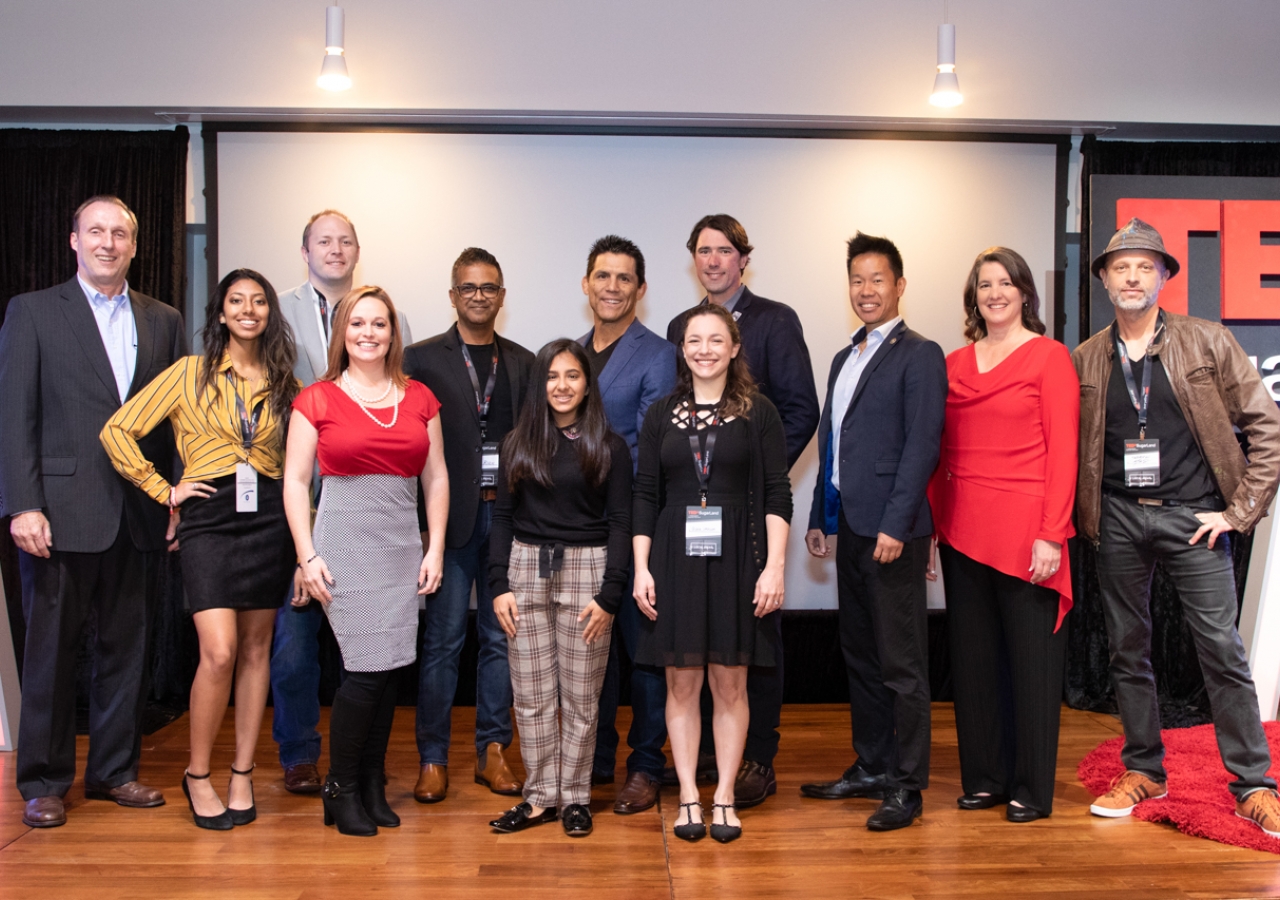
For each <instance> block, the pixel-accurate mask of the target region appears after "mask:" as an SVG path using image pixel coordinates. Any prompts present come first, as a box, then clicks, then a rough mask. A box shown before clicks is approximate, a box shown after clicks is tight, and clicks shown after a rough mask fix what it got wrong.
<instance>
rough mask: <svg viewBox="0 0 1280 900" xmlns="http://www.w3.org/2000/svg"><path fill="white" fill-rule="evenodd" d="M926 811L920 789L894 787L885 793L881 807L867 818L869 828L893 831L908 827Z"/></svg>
mask: <svg viewBox="0 0 1280 900" xmlns="http://www.w3.org/2000/svg"><path fill="white" fill-rule="evenodd" d="M923 811H924V802H923V801H922V800H921V799H920V792H919V791H909V790H907V789H906V788H894V789H893V790H891V791H888V792H887V793H885V795H884V802H882V803H881V804H880V808H879V809H877V810H876V811H875V812H873V813H872V814H871V816H870V818H868V819H867V828H868V829H870V830H871V831H893V830H894V829H896V828H906V827H907V826H908V825H910V824H911V823H912V822H914V821H915V820H916V819H918V818H920V814H921V813H922V812H923Z"/></svg>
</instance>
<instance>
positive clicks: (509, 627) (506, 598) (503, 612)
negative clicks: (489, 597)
mask: <svg viewBox="0 0 1280 900" xmlns="http://www.w3.org/2000/svg"><path fill="white" fill-rule="evenodd" d="M493 614H494V615H495V616H497V617H498V624H499V625H501V626H502V630H503V631H505V632H506V633H507V637H509V638H513V637H515V636H516V624H517V623H518V622H519V621H520V610H519V608H518V607H517V606H516V595H515V594H513V593H511V592H510V591H507V592H506V593H505V594H499V595H498V596H496V597H494V598H493Z"/></svg>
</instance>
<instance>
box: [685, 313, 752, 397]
mask: <svg viewBox="0 0 1280 900" xmlns="http://www.w3.org/2000/svg"><path fill="white" fill-rule="evenodd" d="M700 316H715V317H716V318H717V319H719V320H720V321H721V322H723V323H724V326H725V328H726V329H727V330H728V332H729V342H730V343H731V344H733V345H734V346H736V347H737V348H738V355H737V356H735V357H733V358H732V359H731V360H729V372H728V375H727V377H726V379H725V383H724V395H723V396H722V397H721V398H720V415H722V416H724V417H726V418H728V417H729V416H737V417H739V418H743V419H745V418H748V417H749V416H750V414H751V404H752V402H753V401H754V399H755V395H756V393H757V392H758V390H759V389H758V388H757V387H756V380H755V379H754V378H752V377H751V367H750V366H749V365H748V364H747V350H746V348H745V347H743V346H742V332H741V331H739V330H738V323H737V322H735V321H734V319H733V313H731V312H729V311H728V310H727V309H725V308H724V307H723V306H717V305H716V304H714V303H704V304H702V305H701V306H695V307H694V308H693V309H691V310H689V311H688V312H686V313H685V314H684V322H683V323H682V329H681V332H680V350H679V352H678V353H676V387H675V390H674V391H672V394H673V395H674V396H676V397H678V398H679V399H681V400H686V401H688V402H689V403H693V372H692V371H691V370H690V369H689V364H688V363H686V362H685V361H684V336H685V334H686V333H687V332H688V330H689V323H690V322H692V321H693V320H694V319H696V318H699V317H700Z"/></svg>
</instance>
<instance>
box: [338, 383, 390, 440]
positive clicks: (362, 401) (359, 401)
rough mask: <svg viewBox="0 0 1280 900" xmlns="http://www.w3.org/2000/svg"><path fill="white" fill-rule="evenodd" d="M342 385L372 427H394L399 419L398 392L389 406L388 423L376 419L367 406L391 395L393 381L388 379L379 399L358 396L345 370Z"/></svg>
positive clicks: (358, 393)
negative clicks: (371, 423) (368, 419)
mask: <svg viewBox="0 0 1280 900" xmlns="http://www.w3.org/2000/svg"><path fill="white" fill-rule="evenodd" d="M342 384H343V386H344V387H345V388H346V389H347V393H349V394H350V395H351V399H353V400H355V401H356V405H357V406H359V407H360V409H361V410H363V411H364V414H365V415H366V416H368V417H369V418H370V419H371V420H372V421H373V424H374V425H377V426H378V427H379V428H394V427H395V424H396V420H397V419H399V418H400V392H399V391H396V397H395V401H394V402H393V403H392V404H391V421H390V422H382V421H380V420H379V419H378V417H377V416H375V415H374V414H373V412H372V410H370V409H369V407H368V404H370V403H381V402H382V401H383V400H385V399H387V395H389V394H390V393H391V389H392V388H393V387H394V386H395V381H394V380H393V379H390V378H388V379H387V389H386V390H385V391H383V392H382V396H381V397H374V398H369V397H362V396H361V395H360V392H359V391H357V390H356V386H355V384H354V383H353V382H352V381H351V376H350V375H348V374H347V370H346V369H343V370H342Z"/></svg>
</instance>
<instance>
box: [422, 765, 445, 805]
mask: <svg viewBox="0 0 1280 900" xmlns="http://www.w3.org/2000/svg"><path fill="white" fill-rule="evenodd" d="M448 790H449V770H448V768H446V767H445V766H437V765H436V764H435V763H427V764H426V765H425V766H423V767H422V771H421V772H420V773H418V783H417V784H415V785H414V786H413V799H414V800H417V801H418V802H419V803H439V802H440V801H441V800H443V799H444V795H445V793H446V792H448Z"/></svg>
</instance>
